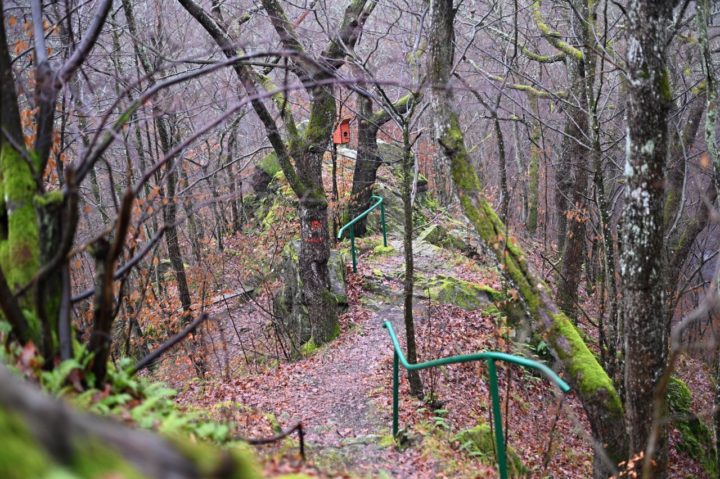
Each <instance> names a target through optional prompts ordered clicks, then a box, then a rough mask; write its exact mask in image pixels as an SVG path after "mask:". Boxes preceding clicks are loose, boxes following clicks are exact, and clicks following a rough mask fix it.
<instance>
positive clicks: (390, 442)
mask: <svg viewBox="0 0 720 479" xmlns="http://www.w3.org/2000/svg"><path fill="white" fill-rule="evenodd" d="M378 446H380V447H382V448H388V447H393V446H395V437H394V436H393V435H392V434H384V435H382V436H380V439H379V440H378Z"/></svg>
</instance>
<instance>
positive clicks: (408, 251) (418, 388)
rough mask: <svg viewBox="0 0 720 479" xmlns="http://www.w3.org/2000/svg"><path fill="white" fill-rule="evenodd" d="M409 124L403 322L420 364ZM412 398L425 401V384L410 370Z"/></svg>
mask: <svg viewBox="0 0 720 479" xmlns="http://www.w3.org/2000/svg"><path fill="white" fill-rule="evenodd" d="M408 128H409V126H408V125H407V124H404V125H403V169H402V172H403V174H402V198H403V207H404V211H403V212H404V221H405V228H404V232H403V248H404V252H405V280H404V282H403V289H404V298H405V299H404V318H405V337H406V340H407V355H408V362H409V363H410V364H415V363H417V346H416V345H415V321H414V320H413V288H414V286H415V278H414V274H415V267H414V265H413V242H412V241H413V222H412V220H413V218H412V213H413V205H412V200H413V199H412V183H413V173H414V168H413V154H412V151H411V149H410V132H409V130H408ZM408 382H409V383H410V394H412V395H413V396H416V397H422V395H423V384H422V381H421V380H420V372H419V371H410V370H408Z"/></svg>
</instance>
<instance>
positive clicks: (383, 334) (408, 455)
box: [181, 237, 572, 477]
mask: <svg viewBox="0 0 720 479" xmlns="http://www.w3.org/2000/svg"><path fill="white" fill-rule="evenodd" d="M364 241H365V242H364V244H363V247H361V248H360V250H361V252H360V254H359V257H358V273H356V274H352V273H349V276H348V281H347V283H348V285H349V295H348V296H349V298H350V308H349V310H348V311H347V313H346V314H344V315H343V317H342V318H341V329H342V331H341V335H340V337H339V338H337V339H336V340H334V341H332V342H331V343H330V344H327V345H325V346H322V347H320V348H318V349H317V350H316V351H314V352H312V353H311V354H309V355H308V356H307V357H305V358H303V359H301V360H299V361H296V362H290V363H289V362H284V361H281V362H279V363H272V364H269V365H267V364H266V365H264V366H260V368H259V369H257V370H256V371H253V370H252V369H253V368H252V367H239V368H237V369H233V368H232V367H231V368H230V370H231V371H233V372H231V373H230V375H229V377H225V378H220V377H217V376H219V374H218V375H217V376H216V377H214V378H212V379H208V380H206V381H200V382H197V383H191V384H190V386H188V387H185V388H184V389H185V390H184V392H183V393H181V398H182V399H181V400H182V402H187V403H189V404H193V405H194V406H197V405H201V406H203V407H207V408H208V409H209V410H216V411H220V412H221V414H224V418H225V419H226V420H230V421H233V422H234V423H235V424H237V425H238V430H239V432H240V434H241V435H242V436H243V437H267V436H270V435H272V434H273V433H274V432H277V431H278V430H279V429H283V430H284V429H287V428H289V427H291V426H293V425H294V424H296V423H297V422H302V424H303V427H304V429H305V432H306V436H305V440H306V452H307V458H308V463H307V465H305V466H303V467H302V470H304V471H310V472H313V471H316V472H320V473H321V475H322V476H323V477H326V476H327V477H338V476H339V477H348V475H349V474H351V475H352V476H353V477H436V476H438V475H450V476H456V477H477V474H478V471H486V470H487V471H486V472H482V474H481V475H483V474H484V476H483V477H493V475H494V471H493V468H492V467H491V465H492V459H490V461H489V464H488V463H485V464H481V463H480V462H478V461H467V460H466V459H463V458H467V455H466V453H465V452H464V451H463V450H460V449H458V444H457V441H456V440H455V439H454V437H455V434H457V432H458V431H460V430H463V429H466V428H468V427H473V426H474V425H477V421H478V420H486V419H487V417H488V416H487V414H488V408H487V404H488V402H487V388H486V385H485V375H484V373H482V371H481V370H480V369H478V367H479V366H477V365H472V364H468V365H463V366H458V367H455V368H451V369H448V370H443V371H441V372H438V377H437V378H436V381H437V382H438V384H441V383H442V384H441V385H438V386H436V387H437V388H438V389H437V390H436V392H437V394H439V395H440V396H441V399H442V404H444V405H438V406H436V407H438V408H441V409H443V410H446V411H447V412H446V413H445V414H447V416H445V417H444V418H440V420H439V422H440V424H438V418H437V417H436V414H435V413H434V412H433V410H432V409H433V408H431V407H430V406H428V405H427V404H426V403H425V402H422V401H420V400H418V399H415V398H413V397H411V396H410V395H409V392H408V386H407V381H406V376H405V372H404V371H401V393H400V394H401V404H400V427H401V428H404V427H405V428H409V430H410V432H409V434H410V441H411V446H410V447H407V448H404V449H402V450H399V449H398V448H397V447H395V445H394V442H393V439H392V436H391V423H392V392H391V391H392V389H391V383H392V346H391V342H390V338H389V336H388V333H387V331H386V330H385V329H384V328H383V322H384V321H387V320H389V321H391V322H392V323H393V325H394V327H395V329H396V331H397V333H398V336H399V337H400V340H401V343H402V344H403V345H404V343H405V341H404V336H405V334H404V330H405V328H404V321H403V278H404V259H403V248H402V241H401V240H400V239H399V238H396V237H391V238H389V246H390V247H391V248H388V249H387V250H386V249H384V248H378V247H377V246H378V245H380V244H381V239H380V238H378V237H372V238H366V239H365V240H364ZM413 253H414V254H413V256H414V262H415V274H416V288H415V301H414V305H415V306H414V308H413V311H414V318H415V324H416V329H417V331H418V333H417V337H418V338H419V341H420V342H419V345H418V346H419V348H420V350H419V352H420V355H421V358H422V359H424V360H426V359H430V358H434V357H440V356H447V355H452V354H458V353H460V352H463V351H465V352H469V351H478V350H487V349H497V347H498V346H499V345H498V343H497V342H496V334H495V333H494V331H496V330H497V328H496V324H495V323H494V320H493V319H492V316H489V315H488V314H487V313H485V312H484V309H485V308H487V307H490V306H492V303H491V302H490V301H489V300H488V299H487V298H485V297H484V296H482V295H480V296H482V297H480V296H479V297H478V298H477V300H478V301H479V303H478V304H479V306H477V307H473V308H468V309H473V311H468V310H463V309H462V308H459V307H456V306H452V305H450V304H446V305H442V304H439V303H438V301H437V300H435V299H433V301H432V302H431V301H429V300H428V295H430V290H429V288H431V287H437V285H438V284H443V282H444V281H446V280H447V279H448V278H455V279H457V280H464V281H468V282H472V283H474V284H477V285H486V286H490V287H492V288H495V289H501V288H502V286H501V284H500V279H499V275H498V273H497V269H493V267H492V265H488V264H484V263H483V259H484V258H481V257H480V258H479V257H474V258H473V259H469V258H468V257H467V256H464V255H462V254H460V253H459V252H458V251H457V250H453V249H452V248H441V247H438V246H435V245H433V244H430V243H428V242H425V241H422V240H416V241H415V242H414V243H413ZM347 259H348V263H349V257H348V258H347ZM464 294H467V293H464ZM454 299H458V298H454ZM466 300H467V297H465V299H462V298H460V302H462V301H466ZM430 303H432V304H430ZM255 308H256V306H253V303H252V302H250V303H247V304H245V305H241V306H239V307H237V309H236V310H230V311H227V310H226V311H225V313H224V314H218V315H217V316H214V321H216V324H217V325H218V326H219V327H220V328H222V329H224V330H225V332H226V337H230V336H232V334H228V332H229V331H232V328H235V329H238V328H239V329H240V330H241V331H244V337H246V338H247V337H249V336H257V335H258V334H260V331H261V330H262V327H261V326H259V324H260V321H259V320H258V318H257V310H256V309H255ZM253 310H254V311H255V313H247V312H248V311H253ZM241 311H245V312H246V313H242V312H241ZM231 317H232V318H235V319H233V324H232V325H231V324H229V323H230V322H231V321H229V320H228V318H231ZM428 318H432V320H431V321H429V320H428ZM265 321H267V319H265ZM223 323H225V324H223ZM226 354H227V355H228V356H230V357H231V358H232V359H233V360H234V361H235V364H237V362H238V361H240V360H242V356H241V353H240V351H239V348H238V344H237V338H236V339H235V340H231V342H230V347H229V348H228V350H227V351H226ZM240 370H243V371H244V372H239V371H240ZM424 378H425V379H424V381H427V376H424ZM427 386H428V385H427V384H426V387H427ZM431 387H432V386H431ZM522 394H523V395H525V394H536V396H535V397H536V398H537V397H539V396H541V397H545V398H547V400H548V401H550V400H552V399H551V398H552V394H551V393H550V391H549V389H548V388H546V385H544V384H541V383H537V382H536V383H533V385H531V386H530V387H529V389H527V392H523V393H522ZM538 395H539V396H538ZM549 404H550V403H549V402H548V403H547V405H549ZM511 407H512V408H513V409H514V411H513V414H517V416H514V417H517V419H518V420H521V421H525V426H522V427H520V428H513V432H512V434H513V435H514V434H515V431H517V434H519V435H524V436H527V432H528V431H527V430H524V429H523V428H525V429H527V427H528V425H530V427H536V426H534V425H536V424H540V423H543V424H544V423H545V422H546V421H547V420H546V419H539V417H538V416H528V415H529V414H536V413H537V414H543V413H547V409H544V410H543V409H536V410H535V409H531V410H529V412H528V410H526V409H527V408H525V407H524V406H523V405H522V404H519V405H518V408H516V407H515V405H511ZM523 408H524V409H523ZM521 409H522V410H521ZM228 411H230V413H229V414H228V413H227V412H228ZM523 418H524V419H523ZM528 421H529V422H528ZM539 421H540V422H539ZM544 427H546V426H542V427H536V429H537V430H535V429H532V430H531V431H530V433H531V434H535V433H536V432H538V431H540V430H542V429H543V428H544ZM547 427H549V426H547ZM571 427H572V425H571V424H563V425H562V428H567V430H568V432H569V430H570V428H571ZM545 439H546V435H542V436H537V437H531V438H529V439H526V442H529V443H530V442H531V443H533V444H532V445H531V446H532V447H531V449H532V450H533V451H536V450H542V448H543V441H544V440H545ZM453 444H454V445H453ZM263 450H264V451H265V452H266V453H267V454H268V455H269V456H270V457H271V458H275V459H272V460H271V461H270V462H272V461H273V460H275V461H276V462H277V463H279V464H287V461H288V457H296V454H297V439H296V438H295V437H292V439H287V440H286V441H285V442H284V443H283V444H282V445H281V446H277V445H275V446H266V447H264V448H263ZM531 461H542V456H541V454H538V453H535V455H534V456H531ZM290 462H291V463H292V462H293V460H292V459H291V461H290ZM293 464H295V466H293V467H297V466H296V464H297V463H296V462H294V463H293ZM466 466H467V467H469V468H470V470H467V469H465V467H466ZM453 468H455V469H453ZM458 468H462V470H460V469H458Z"/></svg>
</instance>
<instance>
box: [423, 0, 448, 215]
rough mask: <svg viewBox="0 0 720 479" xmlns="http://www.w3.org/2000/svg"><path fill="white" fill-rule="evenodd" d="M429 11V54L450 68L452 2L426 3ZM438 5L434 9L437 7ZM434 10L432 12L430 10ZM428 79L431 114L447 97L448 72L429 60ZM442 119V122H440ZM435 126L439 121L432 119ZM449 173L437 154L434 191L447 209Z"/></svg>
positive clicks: (445, 161) (442, 156) (445, 159)
mask: <svg viewBox="0 0 720 479" xmlns="http://www.w3.org/2000/svg"><path fill="white" fill-rule="evenodd" d="M427 3H428V4H430V5H431V8H432V15H433V17H432V20H431V21H432V25H433V28H431V29H430V31H429V32H428V36H429V38H428V53H429V58H430V59H437V61H438V62H442V63H443V64H445V63H447V64H448V65H452V64H453V61H454V58H455V29H454V28H453V24H454V22H455V10H454V9H453V6H452V1H450V2H449V3H450V4H449V5H446V4H447V3H448V1H447V0H430V1H427ZM436 4H437V5H436ZM433 7H434V8H433ZM428 69H429V70H428V72H427V74H428V76H429V78H430V79H431V81H432V82H433V84H432V95H431V97H430V104H431V105H432V107H433V110H435V111H438V110H440V109H442V108H443V107H442V105H441V103H443V102H444V97H445V96H447V95H448V94H449V91H448V89H449V88H450V73H451V72H450V68H447V67H443V66H441V65H438V64H436V62H435V61H433V60H430V61H429V63H428ZM443 119H445V118H443ZM433 121H434V122H437V121H440V118H439V117H438V116H437V115H435V118H433ZM439 129H442V125H438V124H435V131H438V130H439ZM448 171H450V162H449V158H448V157H447V155H445V154H443V153H442V152H439V153H438V154H436V155H435V157H434V158H433V173H434V178H433V179H434V182H435V188H436V190H437V197H438V201H439V202H440V204H441V205H448V204H450V202H451V201H452V199H453V187H454V186H453V182H452V180H451V178H450V176H449V175H448V174H447V172H448Z"/></svg>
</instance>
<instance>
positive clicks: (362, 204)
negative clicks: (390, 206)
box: [348, 94, 382, 236]
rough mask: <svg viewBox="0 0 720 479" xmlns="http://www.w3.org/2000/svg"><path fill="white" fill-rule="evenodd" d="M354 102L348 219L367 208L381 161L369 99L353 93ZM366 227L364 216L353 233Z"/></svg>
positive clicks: (364, 229) (361, 232)
mask: <svg viewBox="0 0 720 479" xmlns="http://www.w3.org/2000/svg"><path fill="white" fill-rule="evenodd" d="M357 103H358V148H357V159H356V160H355V172H354V173H353V183H352V190H351V192H350V216H349V218H348V220H352V219H353V218H355V217H356V216H358V215H360V214H361V213H362V212H363V211H365V210H366V209H368V208H369V207H370V197H371V196H372V194H373V185H374V184H375V179H376V178H377V171H378V168H379V167H380V164H381V162H382V160H381V159H380V156H379V155H378V146H377V133H378V128H379V126H378V125H377V124H375V123H374V122H373V118H372V114H373V105H372V99H371V98H370V97H368V96H364V95H361V94H358V95H357ZM366 230H367V217H365V218H362V219H360V221H358V222H357V223H355V235H356V236H363V235H365V232H366Z"/></svg>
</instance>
